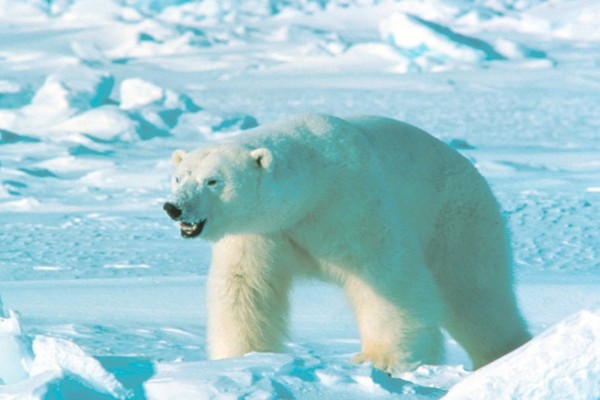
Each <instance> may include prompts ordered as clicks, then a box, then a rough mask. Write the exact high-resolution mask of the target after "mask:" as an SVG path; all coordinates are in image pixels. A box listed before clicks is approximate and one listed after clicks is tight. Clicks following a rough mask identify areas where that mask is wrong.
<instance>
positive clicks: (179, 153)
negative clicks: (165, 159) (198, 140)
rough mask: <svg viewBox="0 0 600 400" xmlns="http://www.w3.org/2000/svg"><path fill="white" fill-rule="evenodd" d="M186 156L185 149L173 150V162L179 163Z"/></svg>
mask: <svg viewBox="0 0 600 400" xmlns="http://www.w3.org/2000/svg"><path fill="white" fill-rule="evenodd" d="M184 156H185V151H183V150H175V151H174V152H173V154H171V160H172V161H173V164H175V165H179V163H180V162H181V160H183V157H184Z"/></svg>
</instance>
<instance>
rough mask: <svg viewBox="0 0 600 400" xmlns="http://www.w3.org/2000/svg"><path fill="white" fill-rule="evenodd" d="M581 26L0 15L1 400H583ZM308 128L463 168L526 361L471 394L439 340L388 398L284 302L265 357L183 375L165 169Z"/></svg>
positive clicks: (186, 350) (58, 10)
mask: <svg viewBox="0 0 600 400" xmlns="http://www.w3.org/2000/svg"><path fill="white" fill-rule="evenodd" d="M599 15H600V4H598V2H594V1H589V0H571V1H566V0H562V1H561V0H515V1H513V0H475V1H468V0H426V1H412V0H405V1H400V2H394V1H391V0H381V1H376V0H329V1H328V0H320V1H317V0H314V1H311V0H288V1H267V0H251V1H241V0H231V1H227V2H224V1H223V2H222V1H217V0H202V1H195V2H191V1H186V0H107V1H100V0H54V1H43V0H26V1H16V0H0V296H1V297H2V300H3V302H4V307H3V311H2V312H0V398H1V399H3V398H15V399H21V398H47V399H50V398H67V399H79V398H86V399H96V398H97V399H105V398H127V397H131V398H140V399H142V398H153V399H167V398H173V399H185V398H190V399H202V398H215V397H218V398H242V397H244V396H245V397H244V398H246V397H247V398H252V399H259V398H260V399H264V398H292V397H295V398H300V399H305V398H315V399H316V398H341V399H345V398H347V399H357V398H358V399H361V398H365V399H367V398H369V399H370V398H408V399H410V398H415V399H438V398H441V397H443V396H445V395H447V397H448V398H449V399H463V398H473V399H483V398H489V399H501V398H504V399H509V398H519V399H521V398H532V399H537V398H547V399H554V398H569V399H594V400H595V399H598V398H600V371H599V368H600V367H599V366H600V344H599V343H600V311H599V310H600V224H599V223H598V219H599V216H600V18H599V17H598V16H599ZM311 111H317V112H326V113H332V114H337V115H349V114H377V115H385V116H389V117H394V118H398V119H402V120H405V121H407V122H410V123H413V124H415V125H417V126H419V127H421V128H423V129H425V130H427V131H429V132H431V133H432V134H434V135H436V136H437V137H439V138H441V139H442V140H444V141H446V142H447V143H449V144H450V145H451V146H453V147H455V148H457V149H459V151H461V152H462V153H463V154H464V155H466V156H467V157H469V158H470V159H471V160H473V162H474V163H475V165H476V166H477V167H478V168H479V169H480V171H481V172H482V173H483V174H484V176H486V177H487V178H488V179H489V181H490V183H491V185H492V187H493V189H494V191H495V192H496V194H497V197H498V199H499V200H500V202H501V204H502V207H503V210H504V212H505V215H506V217H507V219H508V221H509V225H510V229H511V234H512V238H513V247H514V258H515V273H516V278H517V293H518V296H519V299H520V302H521V305H522V308H523V311H524V314H525V316H526V318H527V320H528V322H529V325H530V327H531V330H532V332H533V333H534V334H536V335H538V336H537V337H536V338H535V339H534V341H532V342H531V343H529V344H528V345H526V346H524V347H523V348H521V349H519V350H517V351H516V352H514V353H513V354H510V355H508V356H507V357H506V358H503V359H501V360H499V361H498V362H496V363H494V364H492V365H490V366H488V367H486V368H484V369H482V370H480V371H477V372H474V373H472V372H470V371H469V370H470V365H469V362H468V359H467V357H466V355H465V354H464V352H463V351H462V350H461V349H460V348H459V347H458V346H457V345H456V343H455V342H454V341H453V340H452V339H451V338H449V337H448V338H447V360H446V362H445V364H444V365H441V366H423V367H421V368H420V369H419V370H417V371H415V372H413V373H410V374H405V375H403V376H399V377H394V378H390V377H388V376H387V375H385V374H382V373H380V372H379V371H377V370H374V369H372V368H371V367H370V366H369V365H361V366H358V365H353V364H350V363H348V359H349V358H350V357H351V355H352V354H353V353H355V352H357V351H358V349H359V346H360V344H359V340H358V334H357V332H356V327H355V325H354V321H353V319H352V316H351V314H350V312H349V309H348V306H347V304H346V302H345V300H344V298H343V296H342V294H341V293H340V292H339V291H338V290H337V289H336V288H334V287H331V286H328V285H325V284H322V283H317V282H299V283H298V285H297V287H296V289H295V292H294V296H293V312H292V320H291V322H292V337H291V339H290V341H289V343H288V345H287V347H288V352H287V354H251V355H248V356H246V357H243V358H240V359H235V360H224V361H218V362H209V361H206V360H205V349H204V336H205V312H204V292H205V277H206V273H207V268H208V265H209V260H210V248H209V246H208V245H207V244H206V243H203V242H201V241H195V240H194V241H184V240H182V239H181V238H180V237H179V233H178V230H177V229H176V228H175V227H174V226H173V224H172V223H171V222H169V221H168V219H167V217H166V216H165V215H163V212H162V210H161V209H160V205H161V204H162V202H163V201H164V199H165V198H166V196H167V195H168V191H169V189H168V181H169V173H170V170H171V165H170V153H171V151H172V150H174V149H176V148H185V149H191V148H195V147H197V146H200V145H202V143H204V142H206V141H210V140H214V139H215V138H219V137H223V136H225V135H228V134H231V133H232V132H236V131H239V130H244V129H247V128H251V127H253V126H256V125H257V124H263V123H267V122H273V121H276V120H278V119H281V118H284V117H288V116H290V115H292V114H296V113H303V112H311ZM324 305H327V306H326V307H325V306H324ZM10 310H16V312H11V311H10ZM555 324H558V325H555Z"/></svg>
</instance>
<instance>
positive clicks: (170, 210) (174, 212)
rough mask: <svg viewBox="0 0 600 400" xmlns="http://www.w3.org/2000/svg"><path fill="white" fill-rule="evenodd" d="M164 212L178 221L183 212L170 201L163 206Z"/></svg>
mask: <svg viewBox="0 0 600 400" xmlns="http://www.w3.org/2000/svg"><path fill="white" fill-rule="evenodd" d="M163 210H165V211H166V212H167V214H169V217H171V218H172V219H176V218H177V217H179V216H180V215H181V210H180V209H179V208H177V206H176V205H175V204H173V203H169V202H168V201H167V202H166V203H165V204H164V205H163Z"/></svg>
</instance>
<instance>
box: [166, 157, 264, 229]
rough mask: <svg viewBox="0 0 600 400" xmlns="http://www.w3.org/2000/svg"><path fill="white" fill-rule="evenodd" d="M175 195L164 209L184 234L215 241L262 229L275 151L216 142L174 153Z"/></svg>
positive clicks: (173, 185)
mask: <svg viewBox="0 0 600 400" xmlns="http://www.w3.org/2000/svg"><path fill="white" fill-rule="evenodd" d="M172 160H173V163H174V164H175V171H174V173H173V176H172V180H171V190H172V199H171V201H169V202H166V203H165V204H164V206H163V209H164V210H165V211H166V212H167V214H168V215H169V216H170V217H171V218H172V219H173V220H175V221H177V222H178V223H179V227H180V229H181V235H182V236H183V237H185V238H193V237H197V236H199V237H200V238H203V239H206V240H210V241H214V240H218V239H220V238H221V237H223V236H224V235H226V234H232V233H249V232H260V231H264V230H265V229H266V228H265V227H264V225H265V222H266V221H267V220H268V218H265V216H264V215H265V213H266V209H265V206H268V204H265V201H266V203H268V192H269V187H270V186H272V175H273V174H272V170H273V155H272V153H271V151H270V150H269V149H267V148H264V147H263V148H258V149H250V148H246V147H244V146H232V145H217V146H212V147H207V148H203V149H199V150H195V151H192V152H190V153H186V152H185V151H183V150H176V151H175V152H174V153H173V155H172Z"/></svg>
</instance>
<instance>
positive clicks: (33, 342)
mask: <svg viewBox="0 0 600 400" xmlns="http://www.w3.org/2000/svg"><path fill="white" fill-rule="evenodd" d="M0 349H1V351H0V397H1V398H25V397H27V398H42V397H41V396H42V395H46V396H48V395H50V393H52V392H53V391H54V392H56V393H55V394H54V395H55V396H56V395H58V396H60V397H61V398H62V397H64V398H70V396H73V395H77V396H85V395H86V393H87V395H88V396H89V395H92V394H94V393H104V394H108V395H110V396H112V397H113V398H116V399H125V398H128V397H129V395H130V392H129V391H128V390H127V389H125V388H124V387H123V386H122V385H121V383H120V382H119V381H117V380H116V379H115V377H114V376H113V375H112V374H110V373H108V372H106V371H105V370H104V368H103V367H102V365H101V364H100V363H99V362H98V361H97V360H96V359H94V358H92V357H90V356H89V355H87V354H86V353H85V352H84V351H83V350H82V349H81V348H80V347H79V346H77V345H76V344H75V343H73V342H71V341H68V340H64V339H59V338H53V337H47V336H43V335H38V336H35V337H33V338H31V337H29V336H28V335H25V334H23V333H22V332H21V326H20V321H19V318H18V316H17V314H16V313H15V312H14V311H12V310H9V311H8V317H6V316H4V315H3V312H2V303H1V302H0ZM73 380H75V381H76V382H79V385H75V388H73V385H72V384H69V383H68V382H70V381H73ZM78 386H81V387H78ZM60 388H62V389H63V390H57V389H60ZM64 389H66V390H64ZM71 391H73V392H71ZM28 396H29V397H28ZM44 398H46V397H44Z"/></svg>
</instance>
